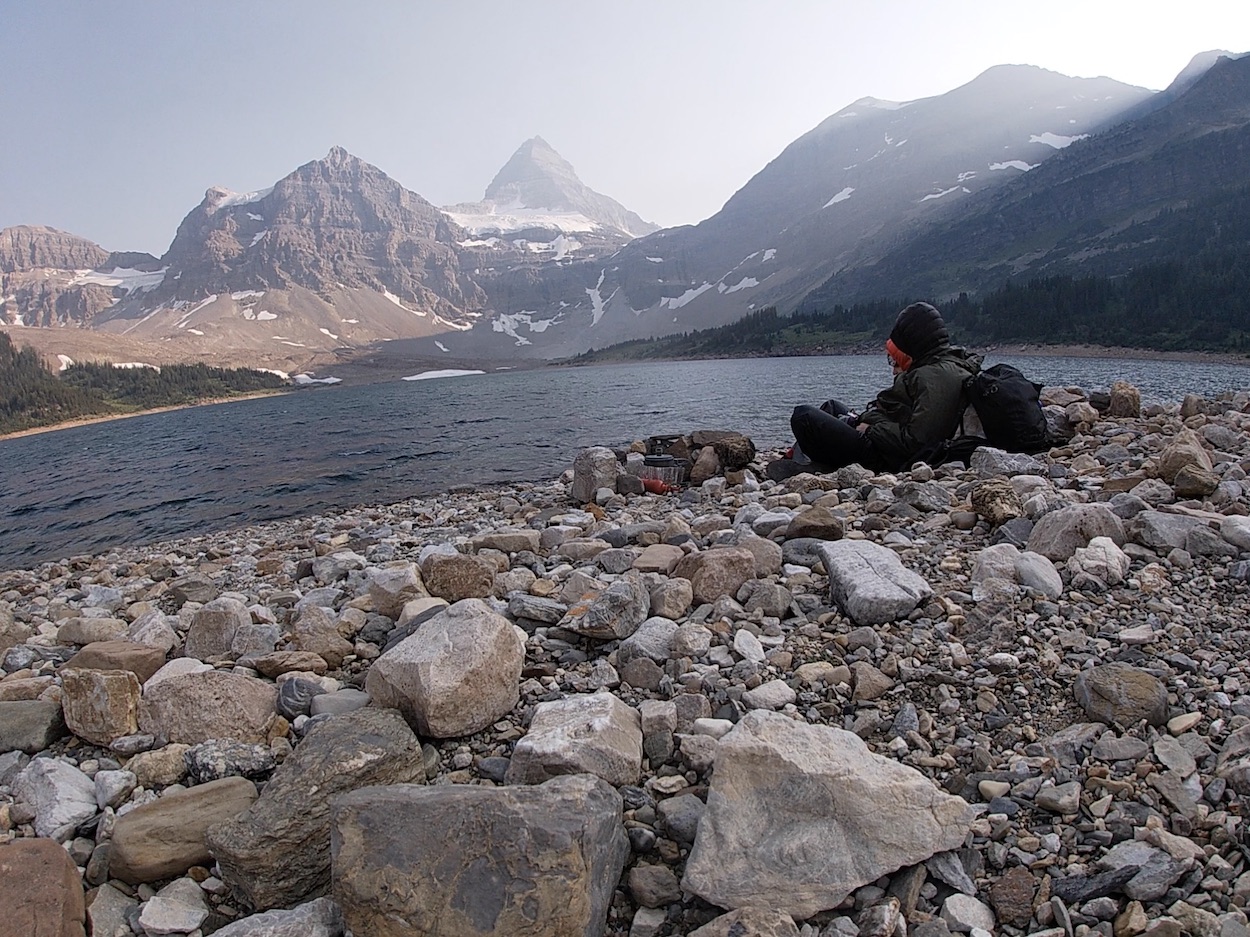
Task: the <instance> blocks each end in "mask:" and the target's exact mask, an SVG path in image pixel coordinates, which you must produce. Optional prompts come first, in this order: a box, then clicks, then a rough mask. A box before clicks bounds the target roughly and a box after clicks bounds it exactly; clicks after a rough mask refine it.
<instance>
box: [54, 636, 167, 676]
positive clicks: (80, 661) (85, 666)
mask: <svg viewBox="0 0 1250 937" xmlns="http://www.w3.org/2000/svg"><path fill="white" fill-rule="evenodd" d="M164 665H165V651H164V650H162V649H161V648H159V647H153V646H151V645H149V644H143V643H140V642H138V641H99V642H97V643H95V644H88V645H87V646H86V647H84V648H83V649H82V650H81V651H79V652H78V653H77V654H75V655H74V656H73V657H71V658H70V659H69V660H68V661H66V662H65V666H66V667H72V668H74V669H75V670H129V671H130V672H131V673H133V674H134V675H135V676H136V677H138V678H139V682H140V683H143V682H145V681H146V680H147V679H148V678H149V677H151V676H152V674H154V673H156V672H157V671H158V670H160V669H161V667H163V666H164Z"/></svg>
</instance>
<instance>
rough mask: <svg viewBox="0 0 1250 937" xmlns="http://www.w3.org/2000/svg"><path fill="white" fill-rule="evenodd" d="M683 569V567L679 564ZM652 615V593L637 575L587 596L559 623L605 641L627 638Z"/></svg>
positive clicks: (625, 577) (578, 632)
mask: <svg viewBox="0 0 1250 937" xmlns="http://www.w3.org/2000/svg"><path fill="white" fill-rule="evenodd" d="M678 565H680V564H678ZM650 611H651V593H650V592H649V591H648V590H647V587H646V586H645V585H644V584H643V582H642V580H641V579H640V578H639V577H638V576H637V575H626V576H624V577H622V578H620V579H618V580H617V581H616V582H614V583H612V584H611V585H610V586H608V587H607V588H606V589H602V590H592V591H590V592H587V593H586V594H585V595H583V596H582V597H581V599H580V600H579V601H577V602H575V603H574V604H573V605H571V606H570V607H569V610H568V611H567V612H566V613H565V614H564V617H563V618H561V619H560V622H559V627H561V628H563V629H564V630H565V631H572V632H575V633H576V634H581V635H585V636H586V637H588V638H599V639H601V640H604V641H612V640H620V639H621V638H628V637H629V636H630V635H631V634H633V633H634V632H635V631H637V630H638V626H639V625H641V624H642V623H643V622H644V621H645V620H646V618H647V615H648V614H649V613H650Z"/></svg>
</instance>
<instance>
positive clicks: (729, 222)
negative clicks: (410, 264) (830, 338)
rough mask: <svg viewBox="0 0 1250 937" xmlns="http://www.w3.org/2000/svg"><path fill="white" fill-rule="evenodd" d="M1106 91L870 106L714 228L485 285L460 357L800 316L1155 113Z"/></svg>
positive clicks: (985, 79)
mask: <svg viewBox="0 0 1250 937" xmlns="http://www.w3.org/2000/svg"><path fill="white" fill-rule="evenodd" d="M1149 95H1150V92H1148V91H1146V90H1144V89H1141V88H1134V87H1132V86H1129V85H1125V84H1122V83H1120V82H1116V81H1112V80H1110V79H1106V78H1095V79H1077V78H1068V77H1065V76H1063V75H1058V74H1056V73H1054V72H1049V71H1045V70H1043V69H1039V68H1033V67H1031V66H1000V67H997V68H992V69H990V70H989V71H987V72H985V73H984V74H982V75H980V76H979V77H977V78H976V79H974V80H973V81H971V82H969V83H968V84H966V85H964V86H963V87H961V88H957V89H955V90H954V91H951V92H949V93H947V94H944V95H940V96H937V97H933V98H926V99H923V100H919V101H912V102H906V103H901V104H900V103H893V102H888V101H882V100H878V99H875V98H864V99H862V100H860V101H857V102H855V103H854V104H852V105H850V106H849V107H846V108H844V109H842V110H841V111H839V112H837V113H836V114H834V115H833V116H831V117H830V118H828V119H827V120H825V121H823V122H822V123H821V124H820V125H819V126H817V127H816V128H814V129H813V130H812V131H810V132H809V133H807V134H804V135H803V136H802V137H800V138H799V139H798V140H796V141H794V143H792V144H790V146H788V147H787V148H786V149H785V150H784V151H783V152H782V153H781V154H780V155H779V156H778V157H777V158H776V159H774V160H773V161H772V162H771V163H769V164H768V165H767V166H766V167H765V168H764V169H762V170H761V171H760V172H759V173H758V174H757V175H756V176H755V177H754V178H753V179H751V180H750V181H749V182H748V183H747V184H746V185H745V186H743V188H742V189H741V190H739V191H738V192H737V193H736V194H735V195H734V196H733V197H732V198H731V199H730V200H729V201H728V202H727V203H726V204H725V207H724V208H723V209H722V210H721V211H720V212H718V213H717V214H716V215H714V216H712V217H711V218H709V219H707V220H706V221H704V222H702V223H701V224H699V225H697V226H692V227H682V228H673V229H667V230H664V231H659V232H656V233H654V234H651V235H648V236H646V237H641V238H637V239H635V240H633V241H631V242H629V243H628V244H627V245H625V246H624V247H622V248H621V250H620V251H619V252H617V253H616V254H614V255H612V256H611V257H610V258H607V259H606V260H603V261H598V260H597V261H595V262H592V263H583V264H574V265H572V266H571V267H569V268H568V269H563V270H560V271H555V272H547V273H545V274H544V275H543V276H542V277H533V276H531V275H529V274H528V272H520V273H517V274H510V273H508V272H504V273H501V274H500V275H499V276H497V277H496V278H495V279H494V280H493V281H491V282H489V283H485V284H484V285H485V287H486V289H487V291H488V293H489V294H490V299H491V307H492V315H491V316H490V317H488V318H484V319H483V320H482V321H481V322H480V323H479V324H478V325H477V326H476V327H475V328H474V330H473V331H472V332H471V333H466V334H464V335H460V336H456V337H455V338H454V340H453V344H452V345H451V346H450V347H452V348H454V349H464V348H467V347H474V348H490V349H492V350H494V351H499V350H500V349H502V347H503V344H504V343H505V342H506V341H511V342H512V343H513V344H515V345H522V346H529V347H526V348H525V350H527V351H533V352H535V353H538V354H551V355H555V354H569V353H573V352H577V351H581V350H584V349H586V348H588V347H591V346H595V347H603V346H604V345H607V344H611V343H612V342H616V341H621V340H625V339H630V338H636V337H641V336H647V335H660V334H668V333H671V332H674V331H683V330H688V329H695V328H703V327H706V326H711V325H718V324H722V323H725V322H731V321H734V320H735V319H737V318H739V317H741V316H742V315H744V314H745V313H746V312H748V311H749V310H751V309H754V308H759V307H762V306H764V305H770V304H775V305H778V306H781V307H782V308H787V307H793V305H794V304H796V303H797V302H798V301H799V300H800V299H801V297H802V296H804V295H805V294H806V293H807V292H808V291H810V290H811V289H812V288H813V287H815V286H817V285H818V284H820V283H821V282H823V281H824V280H825V279H827V278H828V277H829V276H830V275H831V274H833V273H834V272H836V271H838V270H840V269H843V268H845V267H848V266H851V265H853V264H861V263H867V262H871V261H872V260H874V259H875V258H876V257H878V256H880V255H881V254H883V253H885V252H886V251H887V250H888V249H889V247H890V246H891V245H892V244H894V243H895V242H896V241H897V240H898V239H899V238H900V237H902V236H904V235H905V234H906V233H907V232H908V231H909V230H911V229H913V228H918V227H920V226H923V225H924V224H928V223H931V222H932V221H933V220H934V219H936V218H941V217H945V216H946V215H948V214H952V213H957V212H958V211H959V210H960V208H961V206H962V203H963V202H964V201H966V200H967V199H969V198H971V197H972V196H974V195H975V194H976V193H978V192H980V191H983V190H986V189H993V188H999V187H1002V186H1005V185H1008V184H1010V183H1011V182H1012V181H1013V180H1014V179H1016V178H1017V177H1019V176H1021V175H1022V174H1026V173H1027V172H1028V171H1030V170H1031V169H1032V168H1033V167H1035V166H1037V165H1040V164H1043V163H1044V162H1045V161H1046V160H1048V159H1050V158H1051V157H1053V156H1054V155H1055V154H1057V153H1059V152H1061V151H1062V149H1063V148H1064V147H1066V146H1068V145H1069V144H1070V143H1072V142H1073V141H1074V140H1076V139H1079V138H1080V137H1082V136H1084V135H1086V134H1089V133H1093V132H1095V131H1096V130H1098V129H1099V128H1101V127H1103V126H1105V125H1106V124H1107V123H1108V122H1110V121H1112V120H1114V118H1115V117H1116V115H1118V114H1120V113H1122V112H1123V111H1125V110H1127V109H1128V108H1130V107H1132V106H1134V105H1136V104H1137V103H1139V102H1141V101H1143V100H1145V99H1147V98H1148V97H1149Z"/></svg>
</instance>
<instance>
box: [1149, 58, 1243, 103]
mask: <svg viewBox="0 0 1250 937" xmlns="http://www.w3.org/2000/svg"><path fill="white" fill-rule="evenodd" d="M1239 58H1241V55H1238V54H1236V53H1234V52H1229V51H1227V50H1225V49H1211V50H1210V51H1207V52H1199V53H1198V54H1197V55H1195V56H1194V57H1193V58H1192V59H1190V60H1189V64H1188V65H1186V66H1185V67H1184V68H1182V69H1181V70H1180V73H1179V74H1178V75H1177V76H1176V77H1175V78H1174V79H1172V83H1171V84H1170V85H1168V89H1167V90H1168V91H1171V92H1173V93H1179V92H1181V91H1183V90H1185V89H1186V88H1188V87H1189V86H1190V85H1192V84H1193V83H1194V82H1195V81H1197V80H1198V79H1199V78H1201V77H1202V76H1203V75H1205V74H1206V73H1207V72H1208V71H1210V70H1211V66H1213V65H1214V64H1215V63H1216V62H1218V61H1219V60H1220V59H1239Z"/></svg>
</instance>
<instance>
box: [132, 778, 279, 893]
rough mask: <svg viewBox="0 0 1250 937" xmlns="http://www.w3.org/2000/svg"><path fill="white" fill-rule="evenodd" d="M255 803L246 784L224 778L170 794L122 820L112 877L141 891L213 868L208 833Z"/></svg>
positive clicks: (251, 787) (250, 785)
mask: <svg viewBox="0 0 1250 937" xmlns="http://www.w3.org/2000/svg"><path fill="white" fill-rule="evenodd" d="M255 800H256V785H255V784H253V783H252V782H251V781H248V780H247V779H246V778H222V779H221V780H220V781H210V782H209V783H207V784H198V785H196V786H195V787H189V788H187V789H186V790H183V791H175V792H174V793H172V794H166V795H165V796H163V797H161V798H159V799H158V800H154V801H152V803H150V804H144V805H143V806H141V807H136V808H135V809H134V810H132V811H130V812H129V813H127V814H124V815H122V816H121V817H118V819H117V824H116V825H115V826H114V827H113V845H112V849H111V851H110V852H109V875H111V876H112V877H113V878H116V879H120V880H121V881H123V882H129V883H130V884H131V885H139V884H142V883H143V882H156V881H160V880H161V879H165V878H169V877H170V876H173V875H181V874H182V873H183V872H185V871H187V869H189V868H191V866H193V865H209V864H211V863H212V855H211V854H210V853H209V851H208V844H207V842H206V841H205V838H204V837H205V833H206V832H207V831H208V829H209V827H211V826H214V825H216V824H218V823H221V822H223V821H225V820H228V819H230V818H232V817H236V816H238V815H239V814H241V813H242V812H243V811H245V810H246V809H247V808H248V807H250V806H251V805H252V802H253V801H255Z"/></svg>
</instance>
